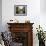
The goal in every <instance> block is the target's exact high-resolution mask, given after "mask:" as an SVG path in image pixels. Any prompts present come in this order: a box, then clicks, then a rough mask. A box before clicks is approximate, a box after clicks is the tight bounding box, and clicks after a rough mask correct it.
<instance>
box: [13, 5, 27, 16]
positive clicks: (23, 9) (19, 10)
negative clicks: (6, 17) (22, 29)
mask: <svg viewBox="0 0 46 46" xmlns="http://www.w3.org/2000/svg"><path fill="white" fill-rule="evenodd" d="M26 15H27V5H14V16H26Z"/></svg>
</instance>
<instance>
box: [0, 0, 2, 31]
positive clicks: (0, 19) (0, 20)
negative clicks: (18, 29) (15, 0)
mask: <svg viewBox="0 0 46 46" xmlns="http://www.w3.org/2000/svg"><path fill="white" fill-rule="evenodd" d="M0 31H2V0H0Z"/></svg>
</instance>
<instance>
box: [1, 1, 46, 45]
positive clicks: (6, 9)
mask: <svg viewBox="0 0 46 46" xmlns="http://www.w3.org/2000/svg"><path fill="white" fill-rule="evenodd" d="M44 1H45V0H44ZM44 1H43V0H2V25H3V29H2V30H3V31H7V30H8V25H7V22H8V21H9V20H10V19H17V20H19V22H25V20H30V22H31V23H34V25H33V45H34V46H38V39H37V37H36V27H38V25H39V24H40V25H41V26H42V27H43V29H44V30H46V28H45V27H46V21H45V20H46V14H44V12H45V9H44V8H45V7H44ZM18 4H20V5H27V16H14V5H18ZM42 11H44V12H42Z"/></svg>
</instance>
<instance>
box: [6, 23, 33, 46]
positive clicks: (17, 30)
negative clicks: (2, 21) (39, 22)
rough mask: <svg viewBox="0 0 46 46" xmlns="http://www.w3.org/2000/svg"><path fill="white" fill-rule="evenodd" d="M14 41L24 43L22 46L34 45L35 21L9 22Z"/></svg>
mask: <svg viewBox="0 0 46 46" xmlns="http://www.w3.org/2000/svg"><path fill="white" fill-rule="evenodd" d="M7 24H8V25H9V27H8V28H9V31H11V33H12V37H13V39H14V40H13V41H15V42H18V43H23V45H22V46H33V30H32V29H33V27H32V25H33V23H7Z"/></svg>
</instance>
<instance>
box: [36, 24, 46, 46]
mask: <svg viewBox="0 0 46 46" xmlns="http://www.w3.org/2000/svg"><path fill="white" fill-rule="evenodd" d="M36 29H37V34H36V36H38V40H39V46H45V35H44V32H43V29H42V27H40V25H39V28H36Z"/></svg>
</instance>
